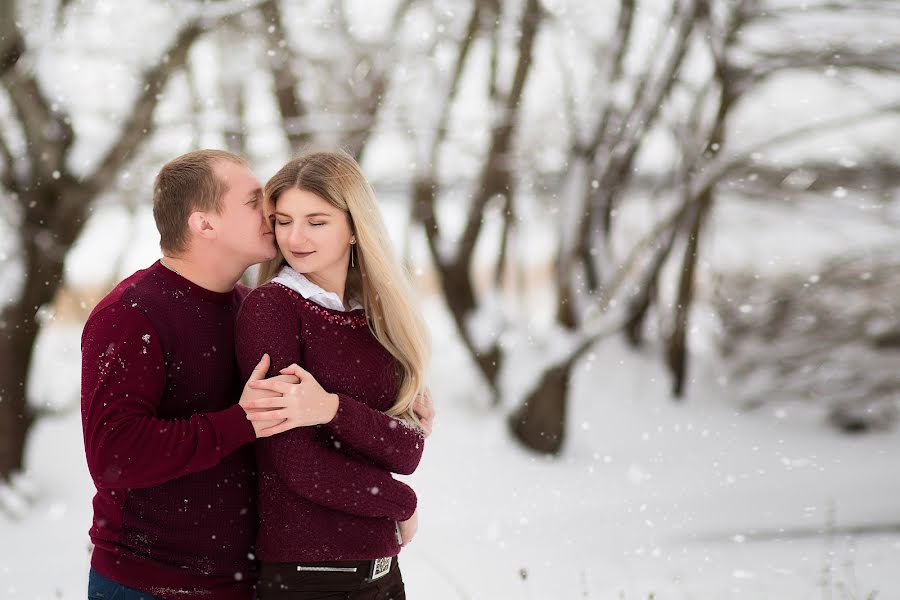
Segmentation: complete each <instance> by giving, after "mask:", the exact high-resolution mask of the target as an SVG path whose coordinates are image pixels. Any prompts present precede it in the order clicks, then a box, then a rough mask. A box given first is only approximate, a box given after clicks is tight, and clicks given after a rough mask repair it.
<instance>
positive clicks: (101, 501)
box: [82, 150, 324, 600]
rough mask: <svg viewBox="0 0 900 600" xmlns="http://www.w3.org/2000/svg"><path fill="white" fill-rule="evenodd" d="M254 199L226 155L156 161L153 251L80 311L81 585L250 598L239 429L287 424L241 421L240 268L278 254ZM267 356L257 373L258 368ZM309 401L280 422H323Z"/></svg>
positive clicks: (248, 178)
mask: <svg viewBox="0 0 900 600" xmlns="http://www.w3.org/2000/svg"><path fill="white" fill-rule="evenodd" d="M261 196H262V190H261V186H260V184H259V181H257V179H256V178H255V177H254V176H253V174H252V173H251V172H250V170H249V169H248V167H247V165H246V164H245V162H244V161H243V160H242V159H241V158H239V157H237V156H235V155H233V154H230V153H227V152H222V151H216V150H203V151H198V152H191V153H189V154H186V155H184V156H181V157H179V158H176V159H175V160H173V161H171V162H170V163H168V164H166V165H165V166H164V167H163V168H162V170H161V171H160V173H159V175H158V176H157V178H156V182H155V185H154V198H153V214H154V217H155V219H156V224H157V228H158V229H159V233H160V246H161V248H162V251H163V255H164V256H163V258H162V259H161V260H160V261H157V262H156V263H155V264H153V265H152V266H150V267H149V268H147V269H144V270H142V271H138V272H137V273H135V274H134V275H132V276H131V277H129V278H127V279H125V280H124V281H123V282H121V283H120V284H119V285H118V286H117V287H116V288H115V289H114V290H113V291H112V292H110V294H109V295H108V296H106V297H105V298H104V299H103V300H102V301H101V302H100V303H99V304H98V305H97V307H96V308H94V310H93V312H92V313H91V315H90V317H89V318H88V320H87V323H86V324H85V328H84V334H83V337H82V424H83V428H84V441H85V451H86V454H87V462H88V467H89V469H90V472H91V475H92V477H93V479H94V483H95V485H96V487H97V494H96V495H95V497H94V521H93V527H92V528H91V530H90V535H91V539H92V540H93V542H94V545H95V548H94V553H93V557H92V560H91V566H92V568H91V576H90V584H89V586H90V591H89V593H91V592H95V593H104V595H103V596H102V597H113V595H114V594H119V595H116V596H115V597H116V598H132V597H134V598H145V599H150V598H157V597H158V598H164V599H169V598H173V599H174V598H178V599H191V598H216V599H223V600H230V599H232V598H233V599H235V600H237V599H240V600H248V599H249V598H250V597H251V596H252V585H253V582H254V577H255V574H254V565H253V556H252V552H251V550H252V546H253V541H254V537H255V534H256V519H257V514H256V509H255V506H254V504H255V489H256V482H255V464H254V456H253V446H252V444H248V442H251V441H253V440H254V439H255V438H256V437H258V436H261V435H267V434H271V433H273V432H277V431H280V430H283V429H284V428H285V426H286V425H285V424H284V423H282V422H281V421H280V420H279V421H277V422H275V421H261V422H259V421H253V422H252V423H251V422H250V421H248V419H247V414H246V412H245V410H244V409H243V408H242V407H241V405H239V404H238V400H239V399H240V400H244V401H246V400H247V399H249V398H251V397H252V396H251V394H255V395H256V397H259V395H260V392H251V391H250V390H249V389H248V388H246V386H245V387H244V391H243V393H242V382H241V381H240V380H239V375H238V370H237V364H236V361H235V356H234V339H233V336H234V320H235V317H236V315H237V311H238V308H239V306H240V302H241V300H242V299H243V297H244V295H245V294H246V292H247V290H246V288H244V287H243V286H237V287H236V283H237V281H238V280H239V278H240V277H241V275H242V273H243V272H244V271H245V269H247V267H249V266H250V265H253V264H255V263H258V262H261V261H263V260H267V259H270V258H272V257H273V256H274V255H275V244H274V239H273V235H272V233H271V231H270V229H269V227H268V226H267V223H266V221H265V218H264V216H263V214H262V210H261V204H262V198H261ZM261 358H262V360H261V362H260V364H259V365H258V367H257V369H256V370H255V371H254V374H253V375H252V376H251V380H253V379H262V377H264V374H265V372H266V371H267V369H268V366H269V364H268V357H267V356H265V357H261ZM267 395H270V396H271V393H269V394H267ZM314 408H315V407H312V408H310V407H305V413H306V414H305V416H307V417H308V420H307V422H305V423H299V422H294V423H290V424H288V425H289V426H296V425H298V424H299V425H309V424H315V423H320V422H324V421H323V420H319V419H320V417H319V416H317V415H316V414H315V410H314ZM276 426H278V427H277V428H276ZM129 594H131V595H129ZM90 597H91V598H93V597H100V596H94V595H91V596H90Z"/></svg>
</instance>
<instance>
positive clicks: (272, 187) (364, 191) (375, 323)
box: [257, 151, 431, 425]
mask: <svg viewBox="0 0 900 600" xmlns="http://www.w3.org/2000/svg"><path fill="white" fill-rule="evenodd" d="M290 189H298V190H304V191H307V192H312V193H313V194H315V195H317V196H319V197H320V198H322V199H323V200H325V201H326V202H328V203H329V204H331V205H332V206H333V207H335V208H337V209H339V210H341V211H343V212H344V214H346V215H347V219H348V221H349V223H350V229H351V230H352V231H353V233H354V234H355V236H356V244H355V246H353V247H351V248H352V250H351V251H353V252H355V254H356V255H355V260H354V262H355V264H356V266H355V267H353V268H349V269H348V272H347V294H346V295H347V297H348V298H350V297H352V298H357V299H358V300H359V301H360V302H361V304H362V305H363V308H364V309H365V311H366V316H367V318H368V322H369V328H370V329H371V330H372V333H373V334H374V335H375V338H376V339H377V340H378V341H379V342H380V343H381V345H382V346H384V348H385V349H387V351H388V352H390V353H391V355H393V357H394V358H395V359H396V360H397V362H399V363H400V367H401V373H400V376H401V380H400V388H399V391H398V393H397V400H396V401H395V402H394V405H393V406H392V407H391V408H390V409H389V410H388V411H387V414H388V415H391V416H394V417H400V418H402V419H403V420H405V421H407V422H409V423H413V424H415V425H418V424H419V420H418V418H417V417H416V414H415V413H414V412H413V409H412V407H413V403H414V402H415V399H416V395H417V394H418V393H419V392H420V391H422V390H424V388H425V370H426V368H427V366H428V361H429V359H430V356H431V340H430V338H429V335H428V329H427V328H426V326H425V320H424V319H423V318H422V315H421V313H420V312H419V310H418V308H417V307H416V306H415V304H414V303H413V291H412V285H411V284H410V281H409V277H408V275H407V273H406V270H405V269H404V268H403V265H402V264H401V262H400V260H399V259H398V257H397V255H396V253H395V251H394V245H393V243H392V242H391V239H390V237H389V236H388V232H387V228H386V227H385V225H384V220H383V219H382V218H381V211H380V210H379V209H378V203H377V202H376V200H375V193H374V192H373V191H372V188H371V186H370V185H369V182H368V181H366V178H365V176H364V175H363V173H362V170H361V169H360V167H359V165H358V164H357V162H356V161H355V160H354V159H353V157H351V156H350V155H349V154H347V153H345V152H340V151H338V152H312V153H309V154H306V155H303V156H301V157H299V158H296V159H294V160H292V161H290V162H289V163H287V164H286V165H284V166H283V167H282V168H281V169H280V170H279V171H278V172H277V173H275V175H273V176H272V178H271V179H269V181H268V182H267V183H266V187H265V191H264V195H263V210H264V211H265V213H264V214H266V215H272V214H273V213H274V212H275V204H276V203H277V202H278V197H279V196H280V195H281V194H282V193H284V192H285V191H287V190H290ZM269 223H270V226H271V219H269ZM285 264H287V261H286V260H285V259H284V256H283V255H282V254H281V250H280V249H279V250H278V254H277V255H276V256H275V258H273V259H272V260H269V261H267V262H264V263H263V264H262V265H260V269H259V277H258V281H257V285H262V284H263V283H266V282H268V281H269V280H271V279H272V278H273V277H275V275H277V274H278V272H279V271H280V270H281V268H282V267H283V266H284V265H285Z"/></svg>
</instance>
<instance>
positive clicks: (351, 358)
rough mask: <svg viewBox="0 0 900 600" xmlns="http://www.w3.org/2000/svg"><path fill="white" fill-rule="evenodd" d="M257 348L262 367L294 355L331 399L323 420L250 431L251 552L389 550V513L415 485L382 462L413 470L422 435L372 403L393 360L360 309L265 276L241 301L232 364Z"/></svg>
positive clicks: (266, 557)
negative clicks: (308, 295)
mask: <svg viewBox="0 0 900 600" xmlns="http://www.w3.org/2000/svg"><path fill="white" fill-rule="evenodd" d="M264 352H268V353H269V356H271V358H272V370H271V371H270V373H269V375H274V374H277V373H278V371H279V370H280V369H282V368H284V367H286V366H288V365H290V364H291V363H297V364H298V365H300V366H301V367H303V368H304V369H306V370H307V371H309V372H310V373H311V374H312V375H313V376H314V377H315V378H316V380H317V381H318V382H319V384H321V386H322V387H323V388H324V389H325V390H326V391H328V392H332V393H336V394H338V396H339V398H340V402H339V404H338V411H337V414H336V415H335V417H334V419H333V420H332V421H331V422H329V423H328V424H326V425H321V426H316V427H300V428H297V429H292V430H290V431H287V432H285V433H282V434H280V435H276V436H273V437H271V438H263V439H260V440H258V441H257V443H256V457H257V463H258V468H259V517H260V524H259V535H258V537H257V541H256V547H257V551H258V555H259V558H260V560H263V561H269V562H293V561H301V560H305V561H320V560H367V559H373V558H380V557H385V556H395V555H397V554H398V553H399V552H400V546H399V544H398V543H397V535H396V528H395V522H396V521H404V520H406V519H408V518H410V517H411V516H412V514H413V512H415V509H416V495H415V493H414V492H413V490H412V489H411V488H410V487H409V486H407V485H405V484H404V483H401V482H399V481H396V480H395V479H394V478H393V477H392V476H391V472H396V473H404V474H409V473H412V472H413V471H414V470H415V468H416V466H417V465H418V463H419V460H420V458H421V456H422V450H423V449H424V438H423V437H422V436H421V434H420V433H419V432H418V431H417V430H415V429H412V428H410V427H407V426H406V425H404V424H403V423H402V422H401V421H399V420H398V419H395V418H392V417H389V416H387V415H386V414H384V413H383V412H381V411H385V410H387V409H388V408H390V407H391V405H392V404H393V403H394V401H395V400H396V394H397V389H398V381H399V378H398V370H399V366H398V364H397V362H396V360H395V359H394V358H393V357H392V356H391V354H390V353H389V352H388V351H387V350H385V348H384V347H383V346H382V345H381V344H380V343H379V342H378V340H377V339H376V338H375V336H374V335H373V334H372V332H371V331H370V330H369V327H368V324H367V322H366V314H365V312H364V311H363V310H361V309H359V310H354V311H351V312H346V313H344V312H340V311H337V310H331V309H328V308H324V307H321V306H319V305H318V304H316V303H315V302H312V301H311V300H306V299H304V298H303V297H302V296H301V295H300V294H298V293H296V292H294V291H293V290H290V289H288V288H286V287H284V286H282V285H281V284H278V283H268V284H266V285H263V286H261V287H259V288H257V289H255V290H253V291H252V292H251V293H250V295H249V296H247V299H246V300H245V302H244V304H243V306H242V307H241V312H240V316H239V317H238V326H237V355H238V363H239V364H240V368H241V373H242V374H243V373H248V374H249V373H250V371H251V370H252V369H253V367H254V366H255V365H256V363H257V361H258V360H259V358H258V355H260V354H262V353H264ZM254 357H257V358H254Z"/></svg>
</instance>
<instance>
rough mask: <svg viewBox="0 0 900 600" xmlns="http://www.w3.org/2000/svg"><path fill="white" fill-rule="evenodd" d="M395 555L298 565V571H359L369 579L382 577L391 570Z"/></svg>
mask: <svg viewBox="0 0 900 600" xmlns="http://www.w3.org/2000/svg"><path fill="white" fill-rule="evenodd" d="M393 558H394V557H392V556H388V557H386V558H376V559H375V560H349V561H348V560H341V561H328V562H317V563H303V564H299V565H296V569H297V571H298V572H311V573H359V574H363V573H365V574H366V580H367V581H375V580H376V579H381V578H382V577H384V576H385V575H387V574H388V573H390V572H391V564H392V563H393V562H394V560H393Z"/></svg>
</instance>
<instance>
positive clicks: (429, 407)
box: [413, 387, 435, 437]
mask: <svg viewBox="0 0 900 600" xmlns="http://www.w3.org/2000/svg"><path fill="white" fill-rule="evenodd" d="M413 412H414V413H416V416H417V417H419V423H420V424H421V425H422V431H423V433H424V434H425V437H428V436H429V435H431V428H432V427H434V415H435V412H434V403H433V402H432V401H431V390H429V389H428V388H427V387H426V388H425V391H423V392H421V393H420V394H419V395H418V396H416V400H415V402H413Z"/></svg>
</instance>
